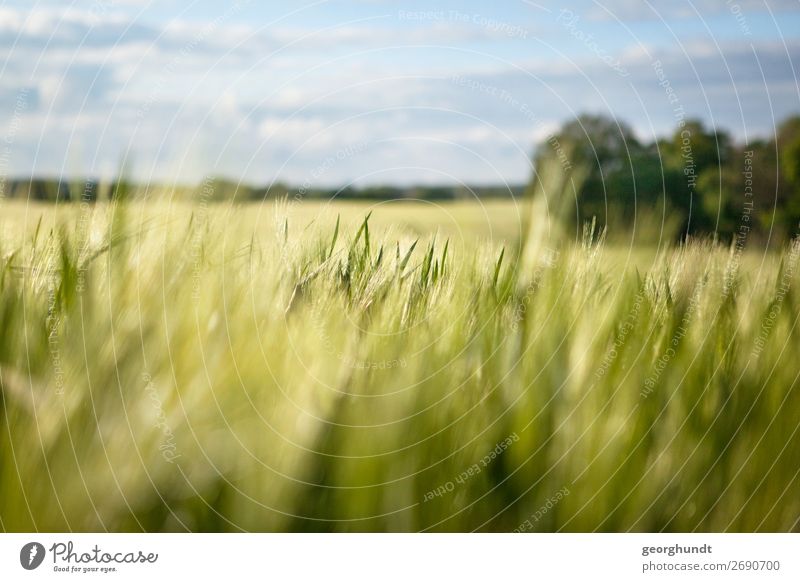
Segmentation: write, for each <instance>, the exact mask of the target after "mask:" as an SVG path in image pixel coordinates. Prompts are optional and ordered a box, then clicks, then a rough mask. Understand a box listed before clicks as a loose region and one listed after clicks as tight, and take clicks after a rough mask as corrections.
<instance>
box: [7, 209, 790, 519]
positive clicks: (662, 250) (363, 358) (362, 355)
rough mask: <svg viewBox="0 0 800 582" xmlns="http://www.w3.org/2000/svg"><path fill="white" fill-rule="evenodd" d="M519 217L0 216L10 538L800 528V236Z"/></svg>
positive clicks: (323, 212) (288, 213)
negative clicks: (650, 237)
mask: <svg viewBox="0 0 800 582" xmlns="http://www.w3.org/2000/svg"><path fill="white" fill-rule="evenodd" d="M370 211H371V212H372V215H371V216H370V218H369V220H368V221H366V220H365V217H366V216H367V215H368V213H369V212H370ZM525 215H526V214H525V213H524V212H522V211H518V210H517V209H516V208H515V207H514V205H513V203H510V202H506V203H502V202H491V203H487V204H485V205H483V206H479V205H475V204H468V203H456V204H443V205H440V206H433V205H428V204H412V203H406V202H398V203H390V204H353V203H340V204H335V205H331V206H328V205H321V204H291V203H290V204H288V205H283V206H279V207H277V208H276V207H275V205H273V204H265V205H243V206H234V207H226V206H224V205H220V206H213V205H209V206H196V207H191V206H188V205H185V204H181V205H174V206H169V205H164V204H159V205H152V204H150V205H145V204H133V205H130V206H108V205H101V206H98V207H81V206H79V205H72V206H59V207H52V206H29V207H26V206H25V205H24V204H20V203H14V204H8V203H4V204H3V205H2V212H1V213H0V224H2V231H1V232H2V235H1V238H0V257H2V263H0V387H1V388H2V400H1V401H0V405H1V406H2V408H1V409H0V518H1V519H2V523H1V524H0V527H2V529H4V530H7V531H31V530H41V531H94V530H104V529H108V530H110V531H140V530H146V531H182V530H191V531H239V530H259V531H417V530H426V531H472V530H485V531H594V530H601V531H625V530H638V531H653V530H667V531H692V530H696V531H719V530H732V531H796V530H798V529H799V528H798V523H799V522H798V519H800V497H798V496H797V495H796V494H795V492H796V490H797V487H798V484H799V483H800V482H799V481H798V475H800V447H797V446H795V443H797V442H798V441H797V439H798V434H797V433H798V427H800V424H798V417H799V415H800V391H798V389H797V383H798V377H799V376H800V349H799V348H798V346H800V333H798V326H797V322H798V318H799V317H800V294H799V293H798V289H797V285H798V284H800V275H799V274H798V268H797V267H798V259H799V258H800V246H798V245H797V244H794V245H793V246H791V247H787V248H785V249H784V250H783V251H782V252H770V253H767V254H762V253H758V252H756V251H743V252H741V253H739V252H738V251H736V249H733V248H729V247H727V246H719V245H712V244H710V243H707V242H702V241H701V242H694V243H692V244H689V245H685V246H682V247H673V246H670V247H665V246H663V245H662V246H661V247H659V245H658V244H653V245H649V246H646V245H631V244H625V243H624V242H620V241H624V237H620V238H618V239H617V241H616V242H614V243H613V244H612V243H606V244H603V243H602V242H601V241H599V240H598V237H597V235H596V233H595V234H594V235H593V234H592V233H591V232H589V233H587V235H586V236H585V237H577V240H576V237H573V236H571V235H567V236H565V237H563V238H560V239H556V238H553V239H550V238H548V237H547V236H544V237H541V238H536V237H532V238H530V239H528V240H527V242H526V246H525V247H524V248H521V247H520V244H521V238H520V233H521V226H520V225H521V224H522V219H521V217H523V216H525ZM337 216H341V221H340V223H339V226H338V229H337V227H336V225H337ZM40 218H41V225H40V226H39V227H38V229H37V225H39V224H40V223H39V220H40ZM543 228H544V226H543ZM434 235H435V236H434ZM537 241H538V242H537ZM632 249H635V251H634V250H632Z"/></svg>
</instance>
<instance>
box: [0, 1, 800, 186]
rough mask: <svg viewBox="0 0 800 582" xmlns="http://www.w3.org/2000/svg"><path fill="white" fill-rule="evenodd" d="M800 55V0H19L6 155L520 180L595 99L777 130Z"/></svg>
mask: <svg viewBox="0 0 800 582" xmlns="http://www.w3.org/2000/svg"><path fill="white" fill-rule="evenodd" d="M799 57H800V0H692V1H690V0H671V1H667V0H650V1H648V0H605V1H604V2H600V1H591V0H589V1H584V0H571V1H569V2H547V1H540V2H532V1H528V0H501V1H498V2H485V1H484V2H476V1H472V0H460V1H458V2H456V1H450V0H446V1H435V0H433V1H427V2H421V1H410V2H389V1H384V0H358V1H356V0H342V1H324V0H317V1H312V2H306V1H304V0H300V1H299V2H291V3H290V2H281V3H278V2H264V1H256V0H250V1H248V0H239V2H220V1H218V0H217V1H209V0H195V1H191V0H189V1H183V2H178V1H174V0H157V1H156V0H153V1H149V0H73V1H69V0H61V1H51V0H42V1H38V2H37V1H31V0H27V1H24V2H23V1H16V0H12V1H6V2H2V3H0V104H2V111H3V114H2V118H0V174H2V176H4V177H28V176H47V177H59V176H60V177H85V176H93V177H101V178H103V177H111V176H113V175H115V174H116V173H118V172H119V171H120V167H121V166H123V165H124V166H125V171H126V172H127V173H128V174H129V175H131V176H133V177H134V178H136V179H137V180H141V181H161V182H182V183H185V182H197V181H200V180H202V179H203V177H205V176H212V175H213V176H223V177H227V178H230V179H233V180H236V181H243V182H247V183H251V184H252V183H258V184H261V183H270V182H272V181H282V182H287V183H290V184H293V185H305V186H307V187H340V186H343V185H350V184H354V185H366V184H396V185H408V184H454V183H467V184H474V185H479V184H500V183H513V184H520V183H524V182H526V181H527V180H528V179H529V177H530V173H531V163H530V160H531V155H532V153H533V151H534V148H535V145H536V144H537V143H539V142H541V141H542V140H543V139H546V138H547V136H549V135H550V134H551V133H552V132H554V131H556V130H557V128H558V127H559V126H560V125H561V124H562V123H564V122H566V121H569V120H570V119H574V118H575V117H576V116H577V115H579V114H581V113H595V114H604V115H609V116H613V117H615V118H617V119H619V120H620V121H624V122H626V123H628V124H629V125H630V126H631V127H632V128H633V130H634V131H635V133H636V135H637V136H638V137H639V138H641V139H643V140H652V139H654V138H655V137H657V136H662V135H665V134H668V133H670V132H672V131H673V130H674V128H675V126H676V123H677V122H678V120H679V119H682V118H699V119H702V120H703V121H704V122H705V123H706V124H707V125H709V126H714V127H720V128H724V129H726V130H727V131H729V132H730V133H731V134H732V135H733V136H735V137H736V139H738V140H740V141H743V142H747V141H751V140H754V139H758V138H762V137H764V136H769V135H771V134H772V133H773V132H774V130H775V127H776V126H777V125H778V124H779V123H780V122H781V120H783V119H785V118H786V117H787V116H789V115H792V114H797V113H800V82H799V81H798V67H797V66H796V63H798V58H799Z"/></svg>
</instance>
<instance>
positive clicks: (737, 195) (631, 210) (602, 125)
mask: <svg viewBox="0 0 800 582" xmlns="http://www.w3.org/2000/svg"><path fill="white" fill-rule="evenodd" d="M548 162H549V163H550V164H552V165H559V164H560V165H561V166H562V167H563V168H564V169H565V170H568V169H570V168H573V167H576V166H582V167H583V168H584V170H585V174H586V177H585V179H584V180H582V182H581V184H580V185H579V186H578V192H577V193H576V205H575V213H574V214H573V216H574V218H573V219H572V220H574V221H576V222H578V223H582V222H587V221H589V220H592V219H595V220H596V221H597V222H598V223H599V224H600V225H601V226H607V227H609V229H610V228H616V227H621V228H624V227H625V225H630V224H632V223H633V222H632V221H633V220H634V218H635V217H636V216H637V214H640V213H647V212H649V213H656V214H660V215H663V216H665V217H670V218H671V219H673V220H674V221H676V222H677V223H678V224H679V228H678V232H679V235H680V236H685V235H694V236H697V235H707V234H714V235H716V236H718V237H719V238H721V239H723V240H725V239H728V240H729V239H730V238H731V237H737V236H757V237H762V238H766V237H767V236H769V237H772V238H778V239H780V238H781V235H788V236H795V235H796V234H797V231H798V221H800V116H794V117H790V118H789V119H786V120H785V121H784V122H783V123H781V124H780V125H779V126H778V129H777V131H776V132H775V135H774V136H772V137H771V138H766V139H765V138H759V139H754V140H750V141H749V142H748V143H737V142H736V141H735V140H734V139H733V138H732V137H731V135H730V134H729V133H728V132H726V131H724V130H720V129H715V128H709V127H707V126H706V125H705V124H704V123H703V122H702V121H700V120H694V119H692V120H685V121H682V122H681V123H680V124H679V126H678V127H676V129H675V130H674V132H673V133H672V134H671V135H669V136H666V137H663V138H661V139H658V140H655V141H652V142H649V143H647V142H642V141H641V140H639V139H638V138H637V137H636V135H635V134H634V132H633V130H632V129H631V128H630V126H628V125H627V124H625V123H623V122H620V121H618V120H616V119H613V118H610V117H604V116H597V115H582V116H580V117H578V118H576V119H574V120H572V121H570V122H568V123H566V124H564V125H563V126H562V127H561V129H560V130H559V131H558V132H556V133H555V134H553V135H550V136H548V138H547V139H545V140H544V141H543V142H542V143H541V144H539V147H538V148H537V153H536V155H535V158H534V167H535V168H541V167H544V165H545V164H547V163H548ZM535 182H536V176H535V175H534V179H533V181H532V184H534V183H535Z"/></svg>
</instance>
